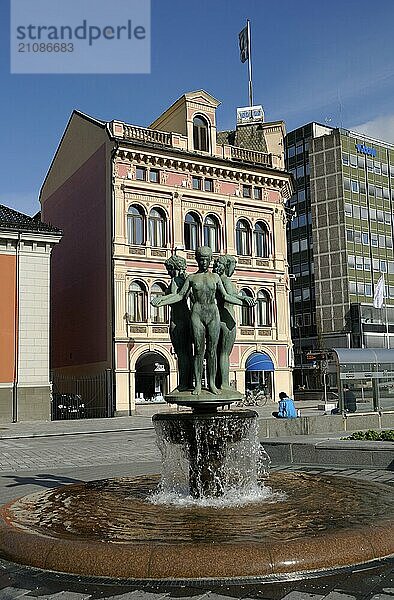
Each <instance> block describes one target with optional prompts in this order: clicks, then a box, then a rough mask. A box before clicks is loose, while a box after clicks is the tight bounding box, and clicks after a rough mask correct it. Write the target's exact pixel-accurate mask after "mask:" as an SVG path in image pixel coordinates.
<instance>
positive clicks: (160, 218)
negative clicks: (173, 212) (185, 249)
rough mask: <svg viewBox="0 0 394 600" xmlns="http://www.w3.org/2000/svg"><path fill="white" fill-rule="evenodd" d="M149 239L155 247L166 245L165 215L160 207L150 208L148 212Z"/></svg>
mask: <svg viewBox="0 0 394 600" xmlns="http://www.w3.org/2000/svg"><path fill="white" fill-rule="evenodd" d="M149 241H150V244H151V246H153V247H155V248H164V247H165V245H166V242H167V239H166V217H165V214H164V212H163V211H162V210H160V208H152V210H151V211H150V213H149Z"/></svg>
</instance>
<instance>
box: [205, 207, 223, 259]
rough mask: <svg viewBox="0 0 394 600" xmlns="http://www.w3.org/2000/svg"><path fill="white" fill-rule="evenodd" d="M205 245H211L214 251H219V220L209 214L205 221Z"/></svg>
mask: <svg viewBox="0 0 394 600" xmlns="http://www.w3.org/2000/svg"><path fill="white" fill-rule="evenodd" d="M204 246H209V247H210V248H211V249H212V252H219V249H220V248H219V222H218V220H217V219H216V218H215V217H213V216H211V215H208V216H207V217H206V218H205V221H204Z"/></svg>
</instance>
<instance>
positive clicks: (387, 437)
mask: <svg viewBox="0 0 394 600" xmlns="http://www.w3.org/2000/svg"><path fill="white" fill-rule="evenodd" d="M341 439H342V440H367V441H372V442H380V441H383V442H394V429H385V430H383V431H375V430H374V429H368V431H355V432H354V433H352V435H350V436H349V437H344V438H341Z"/></svg>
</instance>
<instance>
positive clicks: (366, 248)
mask: <svg viewBox="0 0 394 600" xmlns="http://www.w3.org/2000/svg"><path fill="white" fill-rule="evenodd" d="M286 165H287V168H288V170H289V171H290V172H291V173H292V174H293V176H294V178H295V181H296V186H295V187H296V191H295V193H294V194H293V196H292V198H291V199H290V201H289V204H288V206H289V208H291V209H292V214H293V218H292V220H291V222H290V223H289V227H288V250H289V263H290V272H291V273H292V274H293V277H294V279H293V282H292V292H291V327H292V338H293V342H294V349H295V359H296V369H295V384H296V385H297V386H298V385H307V386H308V387H314V383H315V382H314V374H316V370H314V369H313V365H312V364H311V363H310V362H309V361H308V360H307V353H308V352H309V351H311V350H316V349H329V348H333V347H344V348H387V347H391V348H394V253H393V214H394V212H393V211H394V146H392V145H390V144H387V143H385V142H382V141H378V140H374V139H371V138H369V137H366V136H364V135H362V134H361V133H357V132H352V131H348V130H345V129H338V128H337V129H335V128H331V127H327V126H324V125H320V124H318V123H309V124H307V125H304V126H303V127H300V128H298V129H296V130H294V131H291V132H290V133H288V134H287V136H286ZM382 274H383V275H384V278H385V299H384V305H383V307H382V309H377V308H374V307H373V297H374V292H375V290H376V284H377V282H378V280H379V279H380V277H381V276H382Z"/></svg>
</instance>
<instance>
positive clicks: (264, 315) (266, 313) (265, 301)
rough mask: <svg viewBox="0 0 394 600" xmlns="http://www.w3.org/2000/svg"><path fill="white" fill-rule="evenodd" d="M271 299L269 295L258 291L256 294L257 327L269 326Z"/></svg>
mask: <svg viewBox="0 0 394 600" xmlns="http://www.w3.org/2000/svg"><path fill="white" fill-rule="evenodd" d="M271 313H272V311H271V298H270V296H269V294H268V293H267V292H266V291H264V290H260V291H259V292H258V294H257V325H258V327H270V326H271V319H272V317H271Z"/></svg>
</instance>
